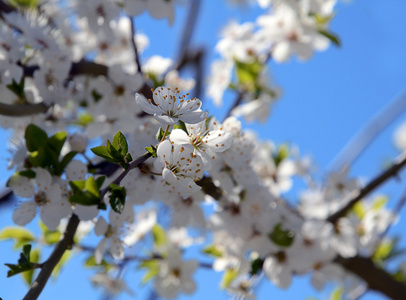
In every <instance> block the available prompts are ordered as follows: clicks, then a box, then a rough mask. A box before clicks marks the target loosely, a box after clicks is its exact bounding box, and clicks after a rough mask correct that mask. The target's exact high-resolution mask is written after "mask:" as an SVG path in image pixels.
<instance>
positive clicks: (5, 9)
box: [0, 0, 16, 14]
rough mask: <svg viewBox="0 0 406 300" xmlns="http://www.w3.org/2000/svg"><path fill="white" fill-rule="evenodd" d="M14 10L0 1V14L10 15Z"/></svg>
mask: <svg viewBox="0 0 406 300" xmlns="http://www.w3.org/2000/svg"><path fill="white" fill-rule="evenodd" d="M15 10H16V9H15V8H14V7H12V6H10V5H8V4H7V3H5V2H4V1H3V0H0V13H6V14H7V13H10V12H13V11H15Z"/></svg>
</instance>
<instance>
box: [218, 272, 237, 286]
mask: <svg viewBox="0 0 406 300" xmlns="http://www.w3.org/2000/svg"><path fill="white" fill-rule="evenodd" d="M237 276H238V270H237V269H232V268H229V269H227V270H226V271H225V272H224V274H223V278H222V279H221V284H220V287H221V288H222V289H226V288H228V287H229V286H230V284H231V283H232V282H233V280H234V279H236V278H237Z"/></svg>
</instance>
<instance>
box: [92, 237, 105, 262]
mask: <svg viewBox="0 0 406 300" xmlns="http://www.w3.org/2000/svg"><path fill="white" fill-rule="evenodd" d="M106 250H107V239H106V238H104V239H102V240H101V241H100V243H99V244H98V245H97V248H96V250H95V251H94V260H95V262H96V264H100V263H101V262H102V260H103V256H104V253H106Z"/></svg>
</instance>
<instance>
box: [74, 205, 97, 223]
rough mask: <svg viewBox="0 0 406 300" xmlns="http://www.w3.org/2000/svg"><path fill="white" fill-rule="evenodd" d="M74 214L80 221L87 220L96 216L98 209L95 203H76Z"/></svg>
mask: <svg viewBox="0 0 406 300" xmlns="http://www.w3.org/2000/svg"><path fill="white" fill-rule="evenodd" d="M75 214H76V215H77V216H78V217H79V219H80V220H81V221H89V220H92V219H93V218H95V217H97V215H98V214H99V209H98V208H97V207H96V206H95V205H92V206H88V205H80V204H76V205H75Z"/></svg>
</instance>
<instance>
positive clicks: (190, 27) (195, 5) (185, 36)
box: [175, 0, 201, 69]
mask: <svg viewBox="0 0 406 300" xmlns="http://www.w3.org/2000/svg"><path fill="white" fill-rule="evenodd" d="M200 1H201V0H193V1H191V3H190V7H189V12H188V15H187V19H186V21H185V24H184V27H183V33H182V38H181V41H180V43H179V50H178V51H179V52H178V58H177V61H178V63H177V66H176V68H175V69H179V66H180V64H181V63H182V61H183V60H184V58H185V57H186V56H187V54H188V53H187V52H188V48H189V45H190V40H191V38H192V34H193V31H194V28H195V25H196V20H197V16H198V13H199V7H200Z"/></svg>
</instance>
